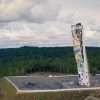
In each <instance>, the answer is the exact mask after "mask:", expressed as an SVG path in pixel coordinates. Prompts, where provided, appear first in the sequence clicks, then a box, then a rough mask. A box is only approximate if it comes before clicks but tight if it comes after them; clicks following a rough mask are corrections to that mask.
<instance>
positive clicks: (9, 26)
mask: <svg viewBox="0 0 100 100" xmlns="http://www.w3.org/2000/svg"><path fill="white" fill-rule="evenodd" d="M99 5H100V1H99V0H96V1H95V0H87V1H83V0H76V1H73V0H0V48H4V47H19V46H24V45H30V46H69V45H72V34H71V27H70V26H71V25H72V24H76V23H77V22H81V23H82V24H83V26H84V33H83V34H84V41H85V44H86V45H87V46H100V35H99V34H100V21H99V18H100V13H99V10H100V6H99Z"/></svg>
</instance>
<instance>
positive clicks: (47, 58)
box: [0, 46, 100, 77]
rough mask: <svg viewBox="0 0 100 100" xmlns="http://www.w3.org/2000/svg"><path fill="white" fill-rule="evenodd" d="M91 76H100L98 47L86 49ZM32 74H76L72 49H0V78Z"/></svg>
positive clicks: (99, 51) (99, 50)
mask: <svg viewBox="0 0 100 100" xmlns="http://www.w3.org/2000/svg"><path fill="white" fill-rule="evenodd" d="M86 52H87V58H88V63H89V68H90V73H91V74H94V73H96V74H100V47H86ZM34 72H57V73H65V74H77V66H76V62H75V57H74V52H73V48H72V47H27V46H24V47H20V48H8V49H0V77H3V76H12V75H13V76H16V75H28V74H32V73H34Z"/></svg>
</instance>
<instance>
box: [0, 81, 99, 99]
mask: <svg viewBox="0 0 100 100" xmlns="http://www.w3.org/2000/svg"><path fill="white" fill-rule="evenodd" d="M16 92H17V91H16V89H15V88H14V87H13V86H12V85H11V84H10V83H9V82H8V81H6V80H5V79H0V100H96V99H97V100H99V99H100V90H92V91H90V90H89V91H87V90H86V91H66V92H54V93H51V92H49V93H24V94H17V93H16ZM88 96H92V98H91V99H85V98H87V97H88ZM93 97H96V99H93Z"/></svg>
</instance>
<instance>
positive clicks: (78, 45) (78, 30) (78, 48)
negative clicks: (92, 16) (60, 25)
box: [71, 23, 90, 86]
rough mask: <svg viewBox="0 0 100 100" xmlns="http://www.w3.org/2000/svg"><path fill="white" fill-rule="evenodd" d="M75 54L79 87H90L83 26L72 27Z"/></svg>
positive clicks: (79, 24)
mask: <svg viewBox="0 0 100 100" xmlns="http://www.w3.org/2000/svg"><path fill="white" fill-rule="evenodd" d="M71 30H72V37H73V45H74V47H73V48H74V54H75V59H76V62H77V69H78V79H79V85H84V86H90V73H89V68H88V63H87V56H86V50H85V46H84V45H83V36H82V35H83V25H81V23H78V24H76V25H72V26H71Z"/></svg>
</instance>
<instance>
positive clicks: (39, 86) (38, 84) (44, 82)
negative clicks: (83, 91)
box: [6, 75, 100, 90]
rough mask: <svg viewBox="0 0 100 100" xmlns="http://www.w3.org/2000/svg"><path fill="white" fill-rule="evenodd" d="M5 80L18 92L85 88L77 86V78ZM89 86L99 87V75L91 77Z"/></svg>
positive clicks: (14, 78) (30, 77) (22, 77)
mask: <svg viewBox="0 0 100 100" xmlns="http://www.w3.org/2000/svg"><path fill="white" fill-rule="evenodd" d="M6 79H7V80H8V81H9V82H10V83H12V84H13V85H14V86H15V87H16V88H17V89H19V90H54V89H71V88H87V87H85V86H79V85H78V77H77V76H69V75H68V76H57V77H44V76H10V77H6ZM90 79H91V86H90V88H92V87H100V75H95V76H91V78H90Z"/></svg>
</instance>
